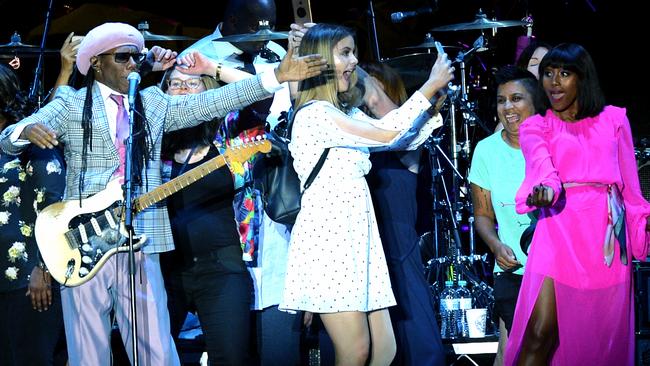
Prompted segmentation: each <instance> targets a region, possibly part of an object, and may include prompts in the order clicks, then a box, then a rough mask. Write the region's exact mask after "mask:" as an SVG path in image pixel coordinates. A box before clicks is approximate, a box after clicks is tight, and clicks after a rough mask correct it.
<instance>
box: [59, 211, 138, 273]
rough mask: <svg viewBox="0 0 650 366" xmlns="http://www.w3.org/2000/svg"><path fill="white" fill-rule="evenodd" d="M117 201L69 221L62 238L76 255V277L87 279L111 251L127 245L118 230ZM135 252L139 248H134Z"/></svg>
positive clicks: (120, 231)
mask: <svg viewBox="0 0 650 366" xmlns="http://www.w3.org/2000/svg"><path fill="white" fill-rule="evenodd" d="M121 204H122V202H121V201H116V202H114V203H113V204H112V205H111V206H110V207H108V208H107V209H106V210H104V211H99V212H93V213H88V214H82V215H78V216H76V217H74V218H73V219H71V220H70V223H69V225H68V228H69V229H70V230H69V231H68V232H66V233H65V237H66V239H67V241H68V244H69V245H70V248H71V249H76V250H78V251H79V254H80V257H81V263H80V264H79V273H78V275H79V277H81V278H83V277H85V276H87V275H88V274H89V273H90V271H91V270H92V269H93V268H95V265H96V264H97V263H99V262H100V261H101V259H102V258H103V257H104V255H106V254H107V253H108V252H109V251H110V250H111V249H117V251H122V250H120V247H122V246H125V244H127V237H126V236H125V235H124V233H123V232H122V230H121V226H120V222H121V212H122V211H121V209H120V205H121ZM138 249H139V248H138Z"/></svg>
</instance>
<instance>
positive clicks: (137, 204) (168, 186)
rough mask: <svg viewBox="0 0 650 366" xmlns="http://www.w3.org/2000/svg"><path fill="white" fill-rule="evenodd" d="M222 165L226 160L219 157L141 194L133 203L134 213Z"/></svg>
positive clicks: (221, 156)
mask: <svg viewBox="0 0 650 366" xmlns="http://www.w3.org/2000/svg"><path fill="white" fill-rule="evenodd" d="M224 165H226V159H225V157H224V155H219V156H216V157H214V158H212V159H210V160H208V161H206V162H205V163H203V164H201V165H199V166H197V167H196V168H194V169H192V170H190V171H189V172H187V173H185V174H183V175H180V176H178V177H176V178H174V179H172V180H170V181H169V182H167V183H165V184H162V185H160V186H158V187H157V188H156V189H154V190H153V191H151V192H149V193H145V194H143V195H142V196H140V197H138V198H137V199H136V200H135V201H134V205H133V206H134V209H135V212H136V213H137V212H140V211H142V210H144V209H145V208H147V207H149V206H151V205H153V204H154V203H156V202H159V201H162V200H164V199H165V198H167V197H169V196H171V195H172V194H174V193H176V192H178V191H180V190H181V189H183V188H185V187H187V186H189V185H190V184H192V183H194V182H196V181H197V180H199V179H201V178H203V177H205V176H206V175H208V174H210V173H212V172H213V171H215V170H217V169H219V168H221V167H222V166H224Z"/></svg>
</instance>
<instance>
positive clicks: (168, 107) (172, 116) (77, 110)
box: [0, 76, 270, 253]
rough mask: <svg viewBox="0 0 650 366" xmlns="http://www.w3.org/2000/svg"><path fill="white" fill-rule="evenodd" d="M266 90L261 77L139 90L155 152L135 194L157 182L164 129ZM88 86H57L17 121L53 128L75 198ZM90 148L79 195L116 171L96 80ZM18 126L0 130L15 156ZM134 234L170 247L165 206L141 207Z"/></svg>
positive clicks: (0, 143)
mask: <svg viewBox="0 0 650 366" xmlns="http://www.w3.org/2000/svg"><path fill="white" fill-rule="evenodd" d="M269 95H270V93H269V92H267V91H266V90H265V89H264V88H263V87H262V84H261V80H260V77H259V76H256V77H252V78H249V79H246V80H243V81H240V82H238V83H234V84H229V85H227V86H224V87H222V88H219V89H213V90H209V91H206V92H204V93H201V94H192V95H183V96H169V95H166V94H164V93H163V92H162V91H161V90H160V89H159V88H157V87H150V88H147V89H144V90H142V91H140V97H141V98H142V104H143V107H144V114H145V117H146V119H147V122H148V124H149V128H150V131H151V134H152V136H151V138H150V141H151V143H152V144H153V146H150V149H151V151H153V157H152V160H151V161H150V164H149V167H148V168H147V169H146V172H145V174H143V177H142V178H143V186H142V187H136V194H135V196H136V197H137V195H139V194H140V193H142V192H148V191H150V190H151V189H153V188H155V187H157V186H159V185H160V184H161V178H160V168H161V162H160V144H161V141H162V134H163V131H172V130H177V129H181V128H187V127H191V126H195V125H197V124H200V123H201V122H203V121H209V120H211V119H213V118H216V117H223V116H225V115H226V114H227V113H228V112H229V111H231V110H235V109H240V108H242V107H245V106H247V105H249V104H251V103H253V102H255V101H258V100H261V99H263V98H266V97H268V96H269ZM85 97H86V88H82V89H80V90H78V91H77V90H74V89H72V88H70V87H60V88H59V89H58V90H57V95H56V98H55V99H54V100H52V101H51V102H50V103H48V104H47V105H45V106H44V107H43V108H41V109H40V110H39V111H38V112H36V113H34V114H33V115H31V116H29V117H27V118H25V119H24V120H22V121H21V122H19V125H25V124H30V123H35V122H39V123H42V124H44V125H46V126H48V127H49V128H51V129H53V130H54V131H55V132H56V134H57V136H58V139H59V142H61V143H62V144H63V146H64V158H65V162H66V164H67V176H66V193H65V199H77V198H79V176H80V173H81V164H82V161H83V159H82V148H83V129H82V128H81V116H82V113H83V105H84V100H85ZM92 113H93V133H92V150H91V149H88V152H87V154H88V158H87V170H86V175H85V177H84V182H83V185H84V186H83V197H84V198H85V197H88V196H90V195H92V194H95V193H97V192H99V191H101V190H103V189H104V188H105V187H106V184H107V183H108V181H109V180H110V178H111V176H112V175H113V173H114V172H115V170H117V168H118V165H119V163H120V159H119V156H118V153H117V149H116V148H115V145H114V144H113V141H112V140H111V136H110V130H109V127H108V120H107V118H106V109H105V106H104V102H103V100H102V97H101V93H100V91H99V87H98V86H97V84H95V85H94V86H93V106H92ZM16 126H17V125H13V126H9V127H7V128H6V129H5V130H4V131H3V133H2V134H0V148H2V150H3V151H5V152H6V153H8V154H12V155H17V154H19V153H20V152H21V151H22V150H23V149H24V148H25V146H17V145H15V144H12V142H11V140H10V136H11V133H12V132H13V130H14V128H15V127H16ZM134 227H135V231H136V233H137V234H145V235H147V237H148V241H147V244H146V245H145V246H144V248H143V251H144V252H145V253H160V252H165V251H169V250H172V249H174V244H173V240H172V234H171V228H170V226H169V217H168V215H167V208H166V207H165V206H164V205H163V204H161V203H159V204H158V205H153V206H151V207H149V208H147V209H145V210H143V211H142V212H140V213H139V214H138V215H137V216H136V217H135V220H134Z"/></svg>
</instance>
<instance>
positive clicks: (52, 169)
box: [45, 160, 62, 174]
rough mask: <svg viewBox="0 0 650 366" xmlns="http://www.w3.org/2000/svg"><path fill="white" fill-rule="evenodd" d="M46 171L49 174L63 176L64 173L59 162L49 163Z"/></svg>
mask: <svg viewBox="0 0 650 366" xmlns="http://www.w3.org/2000/svg"><path fill="white" fill-rule="evenodd" d="M45 170H46V171H47V174H52V173H56V174H61V171H62V169H61V164H60V163H59V162H58V161H57V160H52V161H50V162H48V163H47V165H46V166H45Z"/></svg>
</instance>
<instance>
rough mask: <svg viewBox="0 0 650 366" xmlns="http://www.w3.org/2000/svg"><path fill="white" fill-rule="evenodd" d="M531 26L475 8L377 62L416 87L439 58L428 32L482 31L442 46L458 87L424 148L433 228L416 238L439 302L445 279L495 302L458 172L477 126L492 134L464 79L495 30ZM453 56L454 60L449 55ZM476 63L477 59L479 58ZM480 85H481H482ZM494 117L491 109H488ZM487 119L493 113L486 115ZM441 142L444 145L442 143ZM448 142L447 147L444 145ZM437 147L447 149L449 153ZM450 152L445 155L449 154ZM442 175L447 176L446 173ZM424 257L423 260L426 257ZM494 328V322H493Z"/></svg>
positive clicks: (478, 302)
mask: <svg viewBox="0 0 650 366" xmlns="http://www.w3.org/2000/svg"><path fill="white" fill-rule="evenodd" d="M517 26H522V27H528V28H529V29H530V27H531V26H532V20H531V19H530V18H528V19H525V20H506V21H503V20H501V21H499V20H496V19H492V20H490V19H488V18H487V16H486V15H485V14H484V13H483V12H482V11H480V10H479V12H478V14H476V16H475V19H474V20H473V21H471V22H466V23H457V24H449V25H443V26H439V27H435V28H431V29H430V30H429V32H430V33H427V34H426V35H425V37H424V40H423V42H422V43H419V44H417V45H413V46H408V47H403V48H401V49H402V50H405V51H407V52H408V51H411V50H424V52H422V53H412V54H406V55H403V56H397V57H393V58H390V59H385V60H382V61H381V62H383V63H385V64H387V65H388V66H391V67H392V68H394V69H395V70H397V72H398V73H400V75H402V77H403V79H404V83H405V85H406V87H407V88H415V87H417V86H419V85H421V84H422V82H424V80H426V79H427V78H428V76H429V73H430V70H431V67H432V66H433V64H434V63H435V60H436V57H437V53H438V52H437V51H436V47H435V45H436V40H434V37H433V36H432V34H436V33H437V32H461V31H480V36H479V37H478V38H477V39H476V40H475V41H474V43H473V44H472V45H471V47H470V46H464V47H462V48H461V47H456V46H453V47H449V46H448V47H444V52H445V53H447V54H449V56H450V59H451V60H452V63H453V65H454V66H455V68H456V70H458V74H459V75H460V78H458V77H457V78H456V80H457V81H458V82H459V84H460V85H459V86H456V87H453V86H452V85H450V86H452V87H450V88H449V90H450V91H449V92H448V96H447V100H446V102H445V106H444V108H443V110H442V113H443V115H444V113H445V112H446V116H445V121H446V122H448V123H445V126H447V128H441V129H439V132H438V135H436V136H432V137H431V138H430V139H429V141H427V143H426V144H425V147H426V148H427V149H426V150H427V151H428V156H429V162H430V166H431V171H432V172H431V174H432V189H431V192H432V193H433V199H432V210H431V211H432V213H433V229H432V231H431V232H428V233H426V234H424V235H423V236H422V237H421V238H420V243H419V244H420V249H421V250H422V253H423V261H424V263H426V265H425V276H426V277H427V281H428V282H429V284H431V289H432V292H433V295H434V299H435V300H436V301H437V300H438V299H439V294H440V292H441V291H442V290H443V289H444V283H445V281H446V280H453V281H458V280H459V279H463V280H467V282H468V283H470V284H471V285H472V286H471V287H472V294H473V297H474V299H475V307H478V308H488V309H489V311H488V313H489V314H491V313H492V311H491V309H492V307H493V304H494V297H493V294H492V292H493V290H492V288H491V287H490V286H489V285H488V284H487V283H486V282H485V281H484V279H487V278H488V277H490V276H491V270H490V269H489V266H488V261H487V255H486V254H483V255H478V254H476V253H475V242H474V237H475V235H474V227H473V226H474V215H473V207H472V202H471V198H470V187H469V182H468V180H467V179H466V178H465V176H466V175H463V174H462V173H461V172H462V171H464V170H465V171H467V172H468V171H469V159H470V155H471V154H470V149H471V147H470V145H471V141H470V136H475V135H476V133H475V132H476V131H473V130H472V128H474V127H476V126H478V127H480V128H482V129H483V130H484V132H485V134H484V135H486V134H490V133H492V128H488V127H487V126H485V124H484V123H483V122H482V120H481V118H480V117H479V116H478V113H477V104H476V103H475V102H473V101H470V93H473V92H475V91H477V90H481V89H486V88H487V87H484V86H481V85H480V84H479V83H478V80H476V79H472V78H470V77H468V75H467V69H466V64H467V63H469V62H471V61H472V58H473V57H474V56H477V55H478V54H480V53H482V52H486V51H489V50H490V47H489V46H488V41H489V40H491V39H492V37H493V36H494V35H495V34H496V29H497V28H504V27H517ZM454 54H455V57H452V56H453V55H454ZM479 61H480V60H479ZM483 82H484V81H483ZM490 113H492V111H490ZM490 115H491V114H490ZM443 140H444V141H445V143H442V142H443ZM447 143H448V145H447ZM441 146H449V148H448V149H445V148H442V147H441ZM447 154H449V155H447ZM445 172H449V173H448V174H445ZM461 236H462V237H463V239H464V240H463V241H462V242H464V243H467V242H469V253H468V254H467V255H464V254H463V253H462V250H461V248H467V246H463V245H462V243H461ZM424 253H427V254H426V257H425V254H424ZM492 325H494V324H492Z"/></svg>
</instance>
